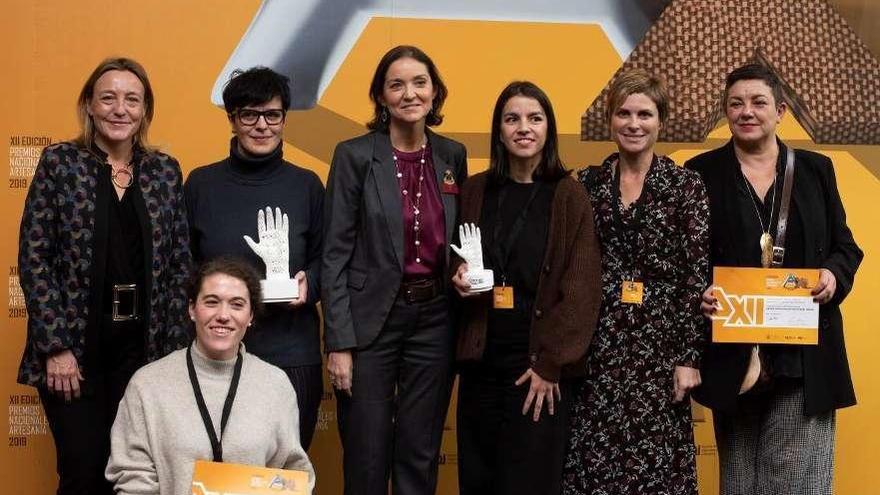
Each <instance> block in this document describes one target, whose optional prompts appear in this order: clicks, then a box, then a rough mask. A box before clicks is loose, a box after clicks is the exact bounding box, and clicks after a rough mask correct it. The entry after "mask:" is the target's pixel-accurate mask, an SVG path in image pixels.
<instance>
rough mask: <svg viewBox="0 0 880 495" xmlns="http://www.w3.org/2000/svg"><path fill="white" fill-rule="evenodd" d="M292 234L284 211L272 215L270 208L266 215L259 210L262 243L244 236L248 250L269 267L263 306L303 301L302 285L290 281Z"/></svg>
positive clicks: (258, 230)
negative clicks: (300, 289)
mask: <svg viewBox="0 0 880 495" xmlns="http://www.w3.org/2000/svg"><path fill="white" fill-rule="evenodd" d="M289 232H290V225H289V224H288V220H287V213H285V214H283V215H282V214H281V208H275V215H272V208H271V207H269V206H267V207H266V212H265V213H263V210H257V236H258V237H259V239H260V243H259V244H257V243H256V242H254V240H253V239H251V238H250V236H247V235H246V236H244V240H245V242H247V244H248V246H250V248H251V249H253V250H254V252H255V253H257V256H259V257H260V258H261V259H262V260H263V263H264V264H265V265H266V280H261V281H260V285H261V286H262V288H263V302H267V303H272V302H289V301H292V300H294V299H298V298H299V283H298V282H297V281H296V280H294V279H292V278H290V263H289V261H290V245H289V236H288V233H289Z"/></svg>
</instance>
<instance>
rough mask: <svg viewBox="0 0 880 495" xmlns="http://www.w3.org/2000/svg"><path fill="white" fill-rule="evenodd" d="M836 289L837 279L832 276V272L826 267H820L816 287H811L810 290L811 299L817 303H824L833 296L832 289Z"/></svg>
mask: <svg viewBox="0 0 880 495" xmlns="http://www.w3.org/2000/svg"><path fill="white" fill-rule="evenodd" d="M836 290H837V279H836V278H834V274H833V273H831V270H829V269H827V268H820V269H819V282H817V283H816V287H815V288H813V291H812V292H811V294H812V295H813V301H814V302H817V303H819V304H825V303H827V302H828V301H830V300H831V298H832V297H834V291H836Z"/></svg>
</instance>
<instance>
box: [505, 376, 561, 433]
mask: <svg viewBox="0 0 880 495" xmlns="http://www.w3.org/2000/svg"><path fill="white" fill-rule="evenodd" d="M529 380H531V383H530V384H529V393H528V395H526V400H525V402H524V403H523V409H522V413H523V416H525V415H526V414H528V413H529V409H530V408H531V407H532V402H534V403H535V411H534V413H533V414H532V421H535V422H537V421H538V420H539V419H540V418H541V409H543V407H544V402H546V403H547V411H548V412H549V413H550V416H553V415H554V414H555V412H556V409H555V406H556V404H555V402H556V401H557V400H560V401H561V400H562V394H561V393H560V392H559V384H558V383H556V382H551V381H549V380H545V379H543V378H541V376H540V375H538V374H537V373H535V372H534V371H532V369H531V368H529V369H527V370H526V372H525V373H523V374H522V376H520V377H519V379H518V380H517V381H516V385H522V384H523V383H525V382H527V381H529Z"/></svg>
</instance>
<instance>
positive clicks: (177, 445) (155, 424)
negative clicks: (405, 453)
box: [106, 258, 315, 494]
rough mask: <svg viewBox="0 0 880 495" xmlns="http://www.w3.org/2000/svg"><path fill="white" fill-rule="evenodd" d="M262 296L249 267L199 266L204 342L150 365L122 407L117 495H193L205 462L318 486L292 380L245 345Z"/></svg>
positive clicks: (195, 290)
mask: <svg viewBox="0 0 880 495" xmlns="http://www.w3.org/2000/svg"><path fill="white" fill-rule="evenodd" d="M260 300H261V292H260V282H259V277H258V276H257V274H256V272H255V271H254V270H253V268H252V267H251V266H250V265H248V264H247V263H246V262H244V261H241V260H237V259H235V258H216V259H215V260H213V261H211V262H209V263H207V264H205V265H203V266H202V267H201V269H199V271H198V273H197V274H196V277H195V280H194V283H193V284H192V286H191V287H190V293H189V314H190V317H191V318H192V320H193V321H194V322H195V327H196V338H195V341H194V342H193V344H192V345H190V346H189V347H188V348H187V349H181V350H179V351H176V352H174V353H172V354H170V355H168V356H167V357H165V358H164V359H160V360H159V361H156V362H154V363H152V364H150V365H147V366H145V367H143V368H141V369H140V370H139V371H138V372H137V373H136V374H135V375H134V377H133V378H132V379H131V382H130V383H129V385H128V388H127V389H126V391H125V396H124V397H123V398H122V402H121V403H120V404H119V412H118V414H117V416H116V422H115V423H114V424H113V430H112V433H111V439H110V441H111V453H110V462H109V463H108V464H107V471H106V475H107V479H108V480H110V481H111V482H113V483H114V484H115V490H116V492H117V493H123V494H125V493H160V494H181V493H189V492H190V483H191V482H192V474H193V465H194V463H195V461H196V460H199V459H204V460H214V461H228V462H234V463H238V464H250V465H255V466H266V467H273V468H284V469H298V470H301V471H307V472H308V473H309V492H311V489H312V488H314V485H315V474H314V470H313V469H312V464H311V462H309V458H308V456H307V455H306V453H305V451H304V450H303V448H302V446H301V445H300V442H299V414H298V411H297V404H296V393H295V392H294V390H293V387H292V386H291V385H290V381H289V380H288V379H287V376H286V375H285V374H284V372H283V371H281V370H280V369H279V368H276V367H274V366H272V365H269V364H267V363H266V362H264V361H262V360H261V359H259V358H257V357H256V356H254V355H252V354H249V353H247V351H246V350H245V348H244V346H243V345H241V339H242V337H244V334H245V332H246V331H247V328H248V327H249V326H250V325H251V322H252V321H253V319H254V315H255V314H256V313H259V311H260V309H261V303H260ZM184 376H188V379H185V378H183V377H184Z"/></svg>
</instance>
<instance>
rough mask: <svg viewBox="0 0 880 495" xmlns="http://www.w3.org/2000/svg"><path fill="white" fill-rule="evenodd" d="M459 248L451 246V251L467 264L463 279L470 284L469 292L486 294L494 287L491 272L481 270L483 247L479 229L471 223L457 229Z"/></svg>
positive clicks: (493, 277) (493, 278) (493, 276)
mask: <svg viewBox="0 0 880 495" xmlns="http://www.w3.org/2000/svg"><path fill="white" fill-rule="evenodd" d="M458 235H459V241H460V242H461V247H458V246H455V245H452V246H451V247H452V249H453V250H454V251H455V252H456V253H458V255H459V256H461V258H462V259H463V260H464V261H465V263H467V265H468V268H467V271H466V272H465V273H464V279H465V280H467V283H468V284H470V286H471V289H470V292H486V291H487V290H491V289H492V286H493V285H495V275H494V274H493V273H492V270H487V269H485V268H483V245H482V243H481V241H480V228H479V227H477V226H476V225H474V224H472V223H464V224H461V226H459V227H458Z"/></svg>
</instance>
